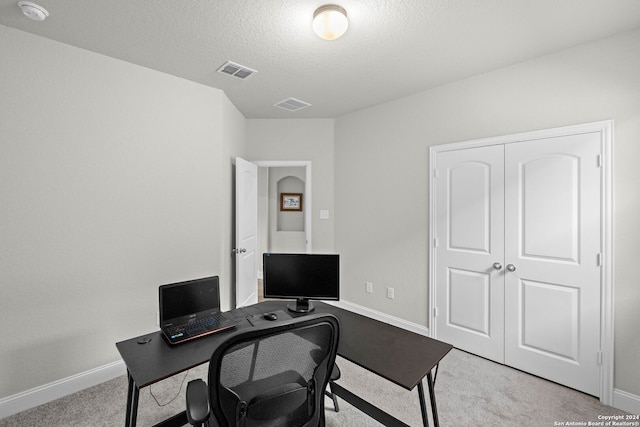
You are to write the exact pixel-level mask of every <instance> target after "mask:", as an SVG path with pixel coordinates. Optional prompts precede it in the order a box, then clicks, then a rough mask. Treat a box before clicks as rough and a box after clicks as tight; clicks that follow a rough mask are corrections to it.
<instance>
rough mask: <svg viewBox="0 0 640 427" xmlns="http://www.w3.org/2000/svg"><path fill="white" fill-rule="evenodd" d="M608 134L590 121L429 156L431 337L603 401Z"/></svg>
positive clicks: (606, 389)
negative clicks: (430, 183) (584, 123)
mask: <svg viewBox="0 0 640 427" xmlns="http://www.w3.org/2000/svg"><path fill="white" fill-rule="evenodd" d="M611 132H612V123H611V122H600V123H593V124H587V125H579V126H573V127H567V128H559V129H551V130H545V131H538V132H530V133H526V134H518V135H510V136H505V137H499V138H490V139H486V140H480V141H469V142H465V143H458V144H451V145H445V146H436V147H432V148H431V153H430V155H431V169H432V170H431V175H430V176H431V177H432V185H431V210H430V213H431V216H430V221H431V224H430V226H431V238H432V242H433V244H432V249H431V257H430V292H431V293H430V308H431V315H432V317H431V323H430V327H431V329H432V335H433V336H434V337H436V338H438V339H441V340H444V341H448V342H450V343H451V344H453V345H454V346H456V347H459V348H461V349H463V350H467V351H469V352H471V353H475V354H478V355H481V356H483V357H486V358H489V359H491V360H494V361H496V362H499V363H504V364H506V365H509V366H513V367H516V368H518V369H521V370H524V371H526V372H530V373H533V374H535V375H538V376H541V377H543V378H547V379H550V380H552V381H555V382H559V383H561V384H564V385H567V386H569V387H572V388H575V389H578V390H581V391H584V392H586V393H589V394H592V395H596V396H599V397H600V398H601V401H602V402H603V403H605V404H610V403H608V402H610V401H611V400H610V399H612V393H613V376H612V366H613V326H612V320H613V319H612V312H613V310H612V298H611V284H612V278H611V274H612V273H611V267H612V260H611V248H612V243H611V236H612V234H611V228H612V227H611V194H612V191H611V190H612V189H611ZM601 313H602V314H601Z"/></svg>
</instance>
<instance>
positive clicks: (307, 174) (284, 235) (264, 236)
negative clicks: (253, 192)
mask: <svg viewBox="0 0 640 427" xmlns="http://www.w3.org/2000/svg"><path fill="white" fill-rule="evenodd" d="M251 163H252V164H254V165H255V166H257V168H258V172H257V176H256V183H255V185H256V188H257V189H258V190H257V196H256V197H257V198H258V199H259V200H258V201H257V202H256V208H255V209H256V212H254V213H253V215H255V216H256V217H257V222H258V224H257V228H258V234H257V256H256V263H255V265H254V266H250V265H248V266H247V268H251V269H252V270H251V271H245V272H242V273H241V272H237V273H236V277H248V278H250V277H252V278H253V279H252V280H244V281H242V282H240V281H236V294H237V295H249V294H254V295H257V300H260V299H261V298H262V295H263V294H262V288H261V284H262V254H263V253H264V252H268V251H270V250H271V251H275V250H273V249H270V247H269V244H268V241H269V227H270V226H269V222H270V221H269V218H270V217H272V216H274V215H275V216H277V215H278V214H279V212H280V211H279V208H278V209H275V208H274V207H273V203H271V205H272V206H271V209H270V208H269V206H270V203H269V199H271V200H272V202H273V200H278V198H279V196H280V194H279V193H278V194H269V193H273V192H277V185H276V186H274V188H275V190H273V191H271V192H270V191H269V182H268V177H269V175H278V174H276V173H272V174H269V173H265V171H268V170H270V169H272V170H273V171H277V170H283V171H284V170H287V171H293V170H296V171H297V174H294V175H295V178H297V179H298V180H299V182H297V183H296V184H294V186H293V187H290V186H287V185H286V184H285V186H284V187H281V188H282V189H283V190H284V191H289V192H291V193H300V194H302V195H303V198H302V211H300V212H292V213H293V215H290V217H291V216H297V217H299V218H295V219H293V220H291V218H287V217H285V221H284V223H286V226H285V227H284V228H285V230H281V232H278V231H277V227H276V230H275V233H279V234H280V235H276V236H275V238H276V240H278V239H279V240H278V245H277V246H274V248H276V249H277V250H278V251H284V250H287V248H289V249H288V251H290V252H307V253H310V252H311V250H312V249H311V248H312V215H311V211H312V201H313V197H312V192H311V188H312V185H311V161H295V160H293V161H292V160H267V161H260V160H259V161H252V162H251ZM280 175H281V174H280ZM284 176H285V177H286V176H291V173H285V174H284ZM288 185H291V184H288ZM296 188H297V189H299V188H302V190H301V191H293V190H295V189H296ZM286 213H289V212H286ZM236 214H237V215H238V213H236ZM238 221H239V220H238V219H236V223H237V222H238ZM300 224H302V226H300ZM281 228H282V227H281ZM287 228H289V229H290V228H293V229H294V230H299V229H300V228H302V229H303V230H302V232H299V231H298V232H295V231H291V230H287ZM300 234H301V235H302V236H300ZM292 236H293V237H292ZM288 239H292V241H291V242H289V243H290V246H289V243H287V242H288Z"/></svg>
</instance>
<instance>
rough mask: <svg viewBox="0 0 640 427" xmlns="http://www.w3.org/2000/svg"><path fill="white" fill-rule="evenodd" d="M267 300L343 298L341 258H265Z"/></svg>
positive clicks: (327, 256)
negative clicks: (341, 295) (341, 292)
mask: <svg viewBox="0 0 640 427" xmlns="http://www.w3.org/2000/svg"><path fill="white" fill-rule="evenodd" d="M263 274H264V296H265V298H285V299H288V298H290V299H298V300H310V299H314V300H334V301H337V300H339V299H340V256H339V255H332V254H275V253H266V254H264V256H263Z"/></svg>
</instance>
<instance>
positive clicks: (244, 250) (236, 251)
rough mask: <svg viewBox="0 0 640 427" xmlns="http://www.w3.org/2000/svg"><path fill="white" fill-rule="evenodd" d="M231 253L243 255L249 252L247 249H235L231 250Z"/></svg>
mask: <svg viewBox="0 0 640 427" xmlns="http://www.w3.org/2000/svg"><path fill="white" fill-rule="evenodd" d="M231 252H232V253H234V254H243V253H245V252H247V250H246V249H245V248H239V249H236V248H233V249H231Z"/></svg>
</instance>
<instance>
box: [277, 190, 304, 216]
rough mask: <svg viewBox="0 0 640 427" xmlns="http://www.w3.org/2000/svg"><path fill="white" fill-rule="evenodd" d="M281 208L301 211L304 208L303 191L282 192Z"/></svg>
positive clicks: (289, 210)
mask: <svg viewBox="0 0 640 427" xmlns="http://www.w3.org/2000/svg"><path fill="white" fill-rule="evenodd" d="M280 210H281V211H288V212H299V211H301V210H302V193H280Z"/></svg>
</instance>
